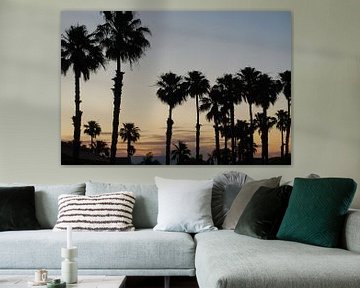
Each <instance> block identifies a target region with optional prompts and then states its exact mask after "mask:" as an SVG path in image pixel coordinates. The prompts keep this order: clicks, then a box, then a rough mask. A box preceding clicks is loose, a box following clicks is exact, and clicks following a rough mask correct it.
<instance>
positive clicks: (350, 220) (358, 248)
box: [342, 210, 360, 253]
mask: <svg viewBox="0 0 360 288" xmlns="http://www.w3.org/2000/svg"><path fill="white" fill-rule="evenodd" d="M342 238H343V239H342V240H343V241H342V242H343V243H342V247H343V248H345V249H347V250H349V251H353V252H357V253H360V210H349V212H348V214H347V215H346V218H345V223H344V230H343V237H342Z"/></svg>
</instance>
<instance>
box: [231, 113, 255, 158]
mask: <svg viewBox="0 0 360 288" xmlns="http://www.w3.org/2000/svg"><path fill="white" fill-rule="evenodd" d="M250 134H251V133H250V124H249V123H248V122H247V121H246V120H237V121H236V124H235V137H236V142H237V144H238V151H237V152H238V161H239V162H244V161H247V160H249V159H251V158H252V155H254V153H255V152H256V147H257V145H256V144H255V143H252V145H251V139H250Z"/></svg>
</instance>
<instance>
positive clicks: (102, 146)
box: [95, 140, 110, 158]
mask: <svg viewBox="0 0 360 288" xmlns="http://www.w3.org/2000/svg"><path fill="white" fill-rule="evenodd" d="M95 154H96V155H99V156H101V157H105V158H109V157H110V148H109V147H108V146H107V143H106V142H104V141H101V140H97V141H96V143H95Z"/></svg>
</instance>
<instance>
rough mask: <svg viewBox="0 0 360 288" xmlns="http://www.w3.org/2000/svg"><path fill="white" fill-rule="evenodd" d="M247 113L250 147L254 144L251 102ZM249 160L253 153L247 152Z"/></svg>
mask: <svg viewBox="0 0 360 288" xmlns="http://www.w3.org/2000/svg"><path fill="white" fill-rule="evenodd" d="M249 114H250V147H253V146H254V119H253V112H252V104H251V103H249ZM249 156H250V160H251V159H253V158H254V154H253V153H249Z"/></svg>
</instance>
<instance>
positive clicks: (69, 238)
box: [66, 225, 72, 249]
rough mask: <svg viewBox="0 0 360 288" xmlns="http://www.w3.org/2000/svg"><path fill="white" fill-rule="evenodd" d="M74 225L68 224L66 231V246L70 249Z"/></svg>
mask: <svg viewBox="0 0 360 288" xmlns="http://www.w3.org/2000/svg"><path fill="white" fill-rule="evenodd" d="M71 231H72V227H71V226H70V225H69V226H67V229H66V232H67V242H66V244H67V245H66V248H68V249H70V248H72V238H71V237H72V235H71Z"/></svg>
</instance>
